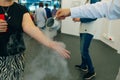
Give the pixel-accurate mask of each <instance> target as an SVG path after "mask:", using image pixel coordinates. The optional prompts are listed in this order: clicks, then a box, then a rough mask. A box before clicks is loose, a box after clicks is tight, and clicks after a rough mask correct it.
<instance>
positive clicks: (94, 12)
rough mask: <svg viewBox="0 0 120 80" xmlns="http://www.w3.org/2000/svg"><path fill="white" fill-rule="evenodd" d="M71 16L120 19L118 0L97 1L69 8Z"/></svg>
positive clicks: (119, 3) (119, 2)
mask: <svg viewBox="0 0 120 80" xmlns="http://www.w3.org/2000/svg"><path fill="white" fill-rule="evenodd" d="M70 11H71V17H72V18H76V17H80V18H103V17H106V18H108V19H120V0H110V1H106V2H97V3H95V4H91V5H90V4H87V5H84V6H79V7H74V8H70Z"/></svg>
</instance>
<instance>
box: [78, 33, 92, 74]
mask: <svg viewBox="0 0 120 80" xmlns="http://www.w3.org/2000/svg"><path fill="white" fill-rule="evenodd" d="M92 39H93V35H92V34H89V33H80V53H81V57H82V63H81V65H80V66H81V67H82V68H85V67H88V72H90V73H92V72H94V67H93V65H92V61H91V58H90V55H89V46H90V43H91V40H92Z"/></svg>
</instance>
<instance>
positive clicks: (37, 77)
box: [24, 34, 120, 80]
mask: <svg viewBox="0 0 120 80" xmlns="http://www.w3.org/2000/svg"><path fill="white" fill-rule="evenodd" d="M25 40H26V45H27V50H26V52H25V54H26V55H25V56H26V58H25V59H26V68H25V79H24V80H83V79H82V76H83V73H82V72H80V71H79V70H76V69H75V68H74V65H76V64H80V62H81V59H80V53H79V37H76V36H70V35H66V34H58V35H57V37H56V38H55V40H57V41H61V42H64V43H65V44H66V48H67V49H68V50H70V52H71V59H69V60H65V59H62V58H61V57H59V55H57V54H56V53H55V54H54V52H53V51H51V50H49V49H48V48H46V47H44V46H41V45H40V44H38V43H37V42H36V41H34V40H33V39H32V38H30V37H28V36H26V37H25ZM90 52H91V54H90V55H91V57H92V61H93V64H94V67H95V71H96V73H97V75H96V77H95V78H94V79H92V80H115V78H116V76H117V73H118V70H119V66H120V55H119V54H117V52H116V50H114V49H112V48H111V47H109V46H107V45H106V44H104V43H103V42H101V41H99V40H93V41H92V43H91V46H90ZM51 53H52V54H51Z"/></svg>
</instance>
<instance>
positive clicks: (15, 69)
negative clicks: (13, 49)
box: [0, 54, 24, 80]
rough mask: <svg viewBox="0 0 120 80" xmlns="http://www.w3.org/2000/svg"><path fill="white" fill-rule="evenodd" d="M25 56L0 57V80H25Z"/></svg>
mask: <svg viewBox="0 0 120 80" xmlns="http://www.w3.org/2000/svg"><path fill="white" fill-rule="evenodd" d="M23 72H24V60H23V55H21V54H17V55H14V56H8V57H0V80H23Z"/></svg>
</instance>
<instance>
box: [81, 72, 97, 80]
mask: <svg viewBox="0 0 120 80" xmlns="http://www.w3.org/2000/svg"><path fill="white" fill-rule="evenodd" d="M95 76H96V73H95V72H93V73H89V72H88V73H87V74H85V75H84V77H83V78H84V79H85V80H89V79H92V78H93V77H95Z"/></svg>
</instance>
